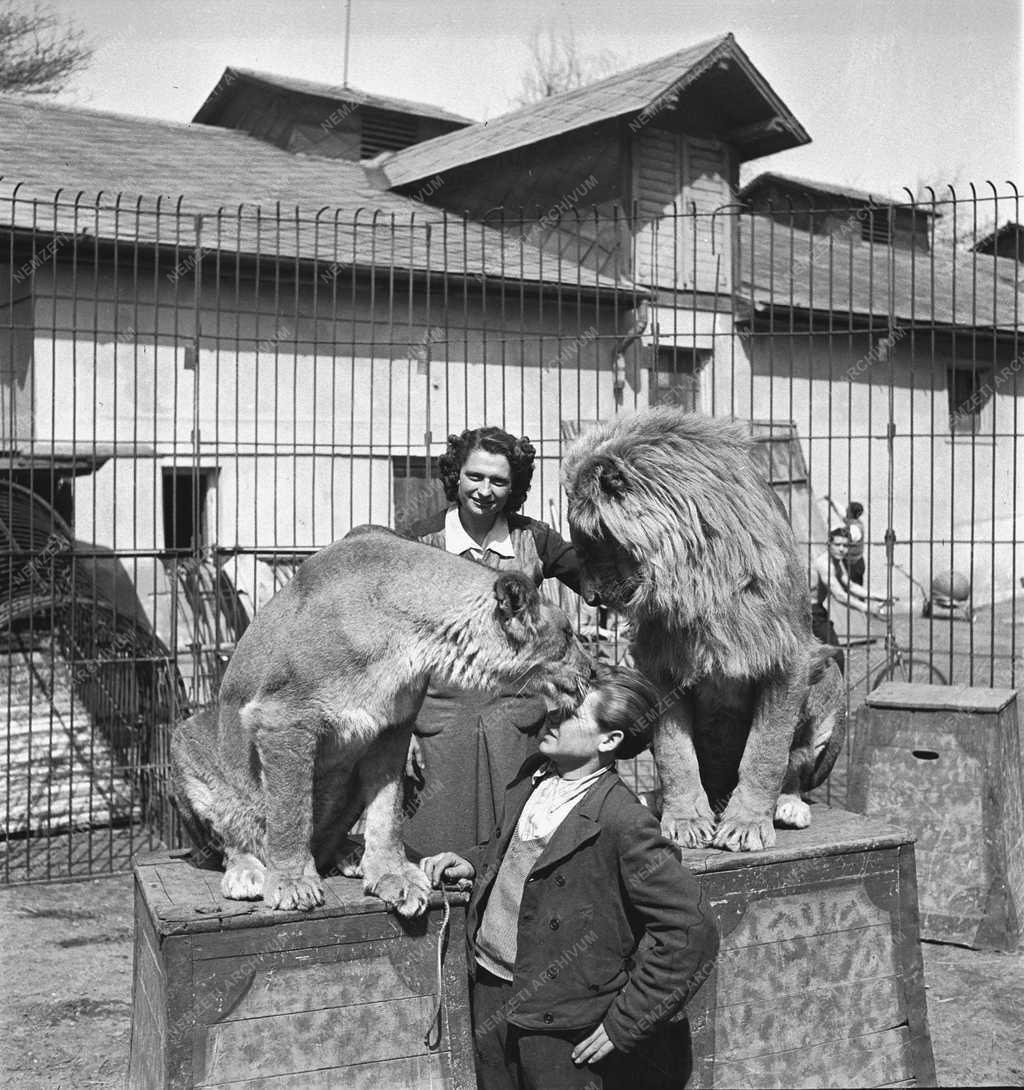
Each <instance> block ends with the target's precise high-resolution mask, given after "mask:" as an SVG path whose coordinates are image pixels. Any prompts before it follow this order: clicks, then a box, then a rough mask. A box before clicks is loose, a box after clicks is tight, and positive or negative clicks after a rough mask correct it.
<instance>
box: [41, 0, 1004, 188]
mask: <svg viewBox="0 0 1024 1090" xmlns="http://www.w3.org/2000/svg"><path fill="white" fill-rule="evenodd" d="M50 6H52V7H53V8H54V9H56V10H57V11H58V12H59V13H60V14H61V15H63V16H66V17H68V18H70V19H72V20H73V21H74V23H75V24H76V25H77V26H78V27H79V28H80V29H81V30H82V31H83V32H84V33H85V36H86V37H87V38H88V39H89V40H90V41H91V43H92V44H93V45H94V47H95V56H94V59H93V62H92V64H91V66H90V67H89V69H88V70H87V71H86V72H85V73H84V74H83V75H82V76H81V77H79V78H78V79H77V80H76V82H75V84H74V85H73V86H72V87H71V88H69V89H68V91H67V92H66V93H64V94H63V95H61V97H60V100H61V101H65V102H68V103H71V104H76V105H81V106H87V107H90V108H94V109H101V110H112V111H116V112H120V113H130V114H143V115H147V116H152V117H161V118H165V119H169V120H175V121H188V120H190V119H191V117H192V116H193V114H194V113H195V112H196V110H197V109H198V108H199V106H200V105H201V104H202V102H203V99H204V98H205V97H206V95H207V93H208V92H209V91H210V89H211V88H212V87H213V86H214V84H215V83H216V82H217V79H218V77H219V76H220V74H221V72H222V71H223V69H224V68H225V66H227V65H229V64H230V65H237V66H240V67H247V68H257V69H262V70H265V71H270V72H276V73H279V74H282V75H292V76H300V77H304V78H306V79H312V80H323V81H325V82H328V83H340V82H341V80H342V76H343V70H344V53H345V50H344V37H345V0H174V2H165V0H50ZM1022 8H1024V0H702V2H695V0H629V2H628V3H626V2H623V0H563V2H561V3H559V2H557V0H516V2H515V3H514V4H509V3H508V2H507V0H500V2H492V0H462V2H459V0H351V38H350V49H349V71H348V77H349V82H350V83H351V84H352V85H353V86H355V87H358V88H361V89H362V90H365V91H373V92H378V93H380V94H387V95H393V96H396V97H399V98H408V99H413V100H416V101H421V102H430V103H433V104H435V105H438V106H443V107H446V108H447V109H450V110H453V111H455V112H457V113H460V114H464V115H467V116H469V117H472V118H475V119H478V120H484V119H487V118H491V117H495V116H497V115H498V114H501V113H504V112H506V111H507V110H508V109H509V108H510V107H511V105H512V101H513V99H514V97H515V95H516V93H517V91H518V90H519V85H520V80H521V77H522V72H523V70H524V68H525V67H526V66H527V64H528V58H529V41H530V38H531V35H532V34H533V33H535V32H536V31H537V30H538V29H542V28H546V27H552V28H553V29H554V30H555V31H556V32H559V33H560V32H567V33H571V34H572V35H573V36H574V37H575V39H576V42H577V45H578V47H579V50H580V52H581V53H583V54H600V53H610V54H613V55H614V57H615V58H617V59H618V60H620V61H621V63H622V66H623V67H627V66H629V65H632V64H639V63H642V62H645V61H649V60H654V59H655V58H657V57H659V56H664V55H666V54H668V53H672V52H674V51H675V50H678V49H682V48H684V47H686V46H688V45H691V44H693V43H694V42H699V41H702V40H705V39H707V38H711V37H715V36H717V35H720V34H724V33H725V32H727V31H732V32H733V34H734V35H735V36H736V39H737V41H738V43H739V45H740V46H741V47H742V48H743V49H744V51H745V52H746V53H747V55H748V56H749V57H750V59H751V60H752V61H753V63H754V64H755V66H756V67H757V68H758V69H759V71H760V72H761V73H762V75H763V76H764V77H765V78H766V79H767V80H768V82H769V83H770V84H771V86H772V87H773V88H774V90H775V91H776V92H777V93H778V94H779V95H780V97H781V98H782V100H783V101H784V102H785V103H786V105H787V106H788V107H789V109H790V110H791V111H792V112H793V113H794V114H795V115H796V117H797V118H798V119H799V121H800V122H801V123H802V124H803V126H804V128H805V129H806V130H807V131H808V133H809V134H810V136H811V138H812V143H811V144H810V145H808V146H807V147H804V148H798V149H794V150H792V151H788V152H783V153H781V154H779V155H776V156H771V157H768V158H765V159H761V160H757V161H756V162H754V163H753V164H750V166H748V168H747V172H746V174H745V176H744V177H745V178H746V177H749V176H750V174H751V173H759V172H760V171H761V170H769V169H770V170H777V171H783V172H787V173H791V174H799V175H802V176H804V177H809V178H814V179H818V180H821V181H828V182H833V183H836V184H844V185H850V186H856V187H858V188H862V189H869V190H872V191H873V192H876V193H880V194H891V195H900V194H901V193H902V187H904V186H907V187H909V188H910V189H911V190H915V189H916V188H917V187H918V186H919V185H920V184H922V183H930V184H932V185H933V186H935V187H936V188H942V187H945V185H947V184H948V183H953V184H954V185H955V186H956V191H957V192H958V193H959V192H961V190H964V191H968V183H969V182H974V183H976V185H978V187H979V188H980V189H981V190H982V191H983V192H985V193H988V192H990V190H988V187H987V186H985V185H984V183H985V182H986V181H987V180H991V181H993V182H995V183H997V184H998V185H999V189H1000V192H1005V191H1006V190H1005V186H1004V184H1003V183H1004V182H1005V181H1006V180H1007V179H1011V180H1015V181H1016V182H1017V183H1018V185H1020V187H1021V189H1022V190H1024V102H1022V92H1024V82H1022V55H1024V40H1022ZM939 195H940V197H941V196H942V195H944V194H943V193H942V192H940V193H939ZM945 195H948V194H945Z"/></svg>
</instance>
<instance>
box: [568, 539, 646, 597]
mask: <svg viewBox="0 0 1024 1090" xmlns="http://www.w3.org/2000/svg"><path fill="white" fill-rule="evenodd" d="M570 532H571V535H572V543H573V546H574V547H575V549H576V555H577V556H578V557H579V561H580V567H581V569H582V573H581V579H580V590H581V591H582V593H583V597H584V598H585V599H586V600H587V601H588V602H591V601H594V600H595V599H597V600H599V601H600V602H601V604H602V605H606V606H608V607H609V608H611V609H615V610H618V611H625V610H627V609H629V607H630V606H631V605H633V604H634V601H635V596H636V593H637V591H638V590H639V589H640V587H641V583H642V581H643V574H644V573H643V566H642V565H641V564H640V562H639V561H638V560H636V558H635V557H634V556H633V555H632V553H630V552H629V551H628V550H627V549H626V548H625V547H624V546H623V545H622V544H621V543H620V542H618V541H614V540H612V539H611V538H594V537H590V536H588V535H586V534H584V533H582V532H581V531H579V530H578V529H577V528H576V527H575V526H572V525H570Z"/></svg>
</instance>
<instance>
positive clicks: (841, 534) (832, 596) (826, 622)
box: [811, 526, 889, 670]
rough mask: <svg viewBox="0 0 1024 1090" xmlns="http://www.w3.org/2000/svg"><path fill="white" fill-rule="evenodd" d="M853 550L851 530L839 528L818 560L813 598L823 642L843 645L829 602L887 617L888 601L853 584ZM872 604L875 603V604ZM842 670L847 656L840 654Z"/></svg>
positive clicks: (817, 630) (816, 630) (818, 633)
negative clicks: (849, 559) (849, 560)
mask: <svg viewBox="0 0 1024 1090" xmlns="http://www.w3.org/2000/svg"><path fill="white" fill-rule="evenodd" d="M849 550H850V531H849V530H848V529H847V528H846V527H845V526H837V527H835V528H834V529H832V530H830V531H829V535H828V548H827V549H826V551H825V552H823V553H819V555H818V556H817V557H815V559H814V590H813V592H812V596H811V629H812V631H813V632H814V635H815V636H817V638H818V639H819V640H821V642H822V643H827V644H831V645H832V646H833V647H838V646H839V637H838V636H837V635H836V629H835V625H834V624H833V623H832V619H831V617H830V615H829V603H830V602H831V601H835V602H838V603H839V604H840V605H842V606H846V608H847V609H852V610H855V611H856V612H858V613H864V614H868V615H871V616H875V617H885V616H886V606H887V603H888V601H889V599H887V598H879V597H878V596H877V595H874V594H868V593H867V591H865V590H864V589H863V587H860V586H858V585H857V584H855V583H852V582H851V581H850V578H849V573H848V571H847V568H846V560H847V557H848V555H849ZM872 603H875V604H874V605H873V604H872ZM836 658H837V661H838V662H839V668H840V670H844V669H845V656H844V655H843V653H842V652H841V651H840V652H839V653H838V654H837V655H836Z"/></svg>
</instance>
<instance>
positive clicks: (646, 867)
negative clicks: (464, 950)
mask: <svg viewBox="0 0 1024 1090" xmlns="http://www.w3.org/2000/svg"><path fill="white" fill-rule="evenodd" d="M656 718H657V709H656V694H655V693H654V692H653V690H652V689H651V688H650V686H649V685H648V684H647V682H646V681H644V679H643V678H642V677H641V676H640V675H639V674H637V673H635V672H634V671H629V670H624V669H611V668H604V670H603V671H602V672H601V673H600V674H599V676H598V680H597V683H596V685H595V686H594V687H593V688H592V690H591V692H590V693H589V694H588V696H587V698H586V700H585V701H584V702H583V704H582V705H581V706H580V708H579V709H578V710H577V711H576V712H575V713H574V714H573V715H571V716H570V717H568V718H566V719H563V720H561V721H558V720H549V721H548V722H547V723H546V725H545V727H544V728H543V730H542V733H541V736H540V741H539V745H538V748H539V754H538V756H537V757H535V758H531V759H530V760H529V761H527V762H526V764H524V765H523V768H522V769H521V771H520V773H519V776H518V777H517V778H516V779H515V780H514V781H513V783H512V784H511V785H510V786H509V788H508V791H507V793H506V796H505V807H504V812H503V815H502V817H501V818H500V820H499V825H498V827H497V828H496V829H495V830H494V834H493V835H492V837H491V838H490V840H489V841H487V842H486V843H485V844H482V845H480V846H479V847H477V848H475V849H473V850H472V851H471V852H469V853H467V854H466V856H465V857H463V856H459V855H456V854H455V853H453V852H441V853H439V854H437V855H432V856H428V857H426V858H425V859H423V860H422V862H421V864H420V865H421V866H422V868H423V870H424V871H425V872H426V874H427V875H428V877H429V878H430V880H431V882H432V883H433V884H435V885H437V884H439V883H440V882H441V881H442V880H449V881H456V880H464V881H468V880H471V879H474V880H475V881H474V882H473V893H472V897H471V899H470V903H469V909H468V916H467V935H468V937H469V947H470V949H469V954H470V966H471V973H472V977H473V981H472V983H473V999H472V1007H473V1024H474V1035H475V1040H476V1050H477V1076H478V1080H479V1085H480V1087H482V1088H483V1090H525V1088H529V1090H573V1088H578V1090H584V1088H586V1090H602V1088H604V1090H612V1088H625V1087H628V1088H629V1090H654V1088H655V1087H658V1088H660V1087H668V1086H673V1087H678V1086H681V1085H683V1083H684V1081H685V1078H686V1075H687V1074H688V1071H689V1066H690V1063H691V1058H690V1055H689V1033H688V1028H687V1026H686V1025H685V1023H684V1022H681V1021H673V1018H674V1017H675V1016H678V1015H680V1014H681V1012H682V1010H683V1008H684V1007H685V1005H686V1003H687V1001H688V1000H689V999H690V998H691V996H692V995H693V994H694V992H696V990H697V988H698V987H699V986H700V984H701V983H702V981H703V980H704V979H705V977H706V976H707V975H708V974H709V973H710V971H711V968H712V966H713V964H714V958H715V955H716V953H717V950H718V932H717V929H716V926H715V922H714V919H713V917H712V915H711V912H710V910H709V908H708V905H707V901H706V899H705V897H704V895H703V893H702V891H701V889H700V887H699V885H698V883H697V881H696V880H695V879H694V877H693V876H692V875H691V874H690V873H689V871H687V870H686V869H685V868H684V867H683V866H682V865H681V863H680V862H679V858H678V855H677V852H676V849H675V846H674V845H673V844H671V843H670V842H669V841H667V840H666V839H665V838H664V837H663V836H662V835H661V829H660V826H659V824H658V822H657V821H656V820H655V818H654V817H653V815H652V814H651V813H650V812H649V811H648V810H647V809H646V808H645V807H644V806H643V805H642V804H641V803H640V801H639V800H638V799H637V797H636V796H635V795H634V794H633V792H632V791H630V790H629V788H628V787H626V785H625V784H624V783H623V782H622V780H621V779H619V776H618V774H617V773H616V771H615V761H616V759H617V758H621V759H629V758H631V757H635V756H636V755H637V754H638V753H640V752H641V751H642V750H643V749H645V748H646V746H647V745H648V744H649V743H650V739H651V732H652V730H653V727H654V724H655V722H656Z"/></svg>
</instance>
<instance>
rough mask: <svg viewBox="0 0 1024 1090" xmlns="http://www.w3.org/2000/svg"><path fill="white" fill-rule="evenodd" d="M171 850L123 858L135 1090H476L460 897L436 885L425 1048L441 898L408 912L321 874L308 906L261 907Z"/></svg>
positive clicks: (353, 883)
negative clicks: (321, 886)
mask: <svg viewBox="0 0 1024 1090" xmlns="http://www.w3.org/2000/svg"><path fill="white" fill-rule="evenodd" d="M183 855H184V853H180V852H179V853H164V854H161V855H157V856H153V857H150V858H149V859H147V860H144V861H142V862H140V863H138V864H137V865H136V867H135V968H134V978H133V986H132V1039H131V1060H130V1064H129V1086H130V1087H132V1088H133V1090H136V1088H138V1090H142V1088H145V1090H149V1088H156V1087H160V1088H167V1090H171V1088H175V1090H176V1088H178V1087H192V1086H203V1087H214V1086H225V1085H231V1086H232V1087H238V1086H245V1087H249V1088H253V1087H259V1088H265V1090H271V1088H273V1090H286V1088H292V1090H326V1088H328V1087H330V1088H335V1087H342V1086H343V1087H345V1088H346V1090H370V1088H373V1090H379V1088H381V1087H387V1088H388V1090H401V1088H406V1087H407V1088H409V1090H422V1088H438V1090H440V1088H442V1087H443V1088H445V1090H448V1088H458V1090H472V1088H474V1087H475V1086H476V1081H475V1078H474V1073H473V1070H474V1069H473V1049H472V1034H471V1030H470V1025H469V1005H468V1001H467V989H466V957H465V938H464V936H465V904H466V901H467V897H466V895H465V894H453V895H449V901H450V903H451V905H452V908H451V917H450V923H449V930H448V937H447V942H446V946H445V957H444V967H443V980H444V989H443V991H444V1005H443V1012H442V1026H441V1030H440V1034H438V1033H437V1032H435V1033H434V1036H433V1038H432V1040H431V1044H434V1042H435V1041H437V1042H438V1043H437V1047H434V1048H430V1047H428V1046H427V1044H426V1043H425V1042H424V1035H425V1034H426V1033H427V1031H428V1029H429V1028H430V1025H431V1018H432V1016H433V1013H434V1009H435V1002H436V997H437V992H438V986H437V940H438V932H439V929H440V926H441V921H442V917H443V901H442V898H441V895H440V894H433V895H432V898H431V904H430V908H429V910H428V912H427V914H426V915H425V916H424V917H420V918H419V919H416V920H411V921H407V920H402V919H401V918H399V917H398V916H396V915H394V914H393V913H389V912H387V911H385V908H384V905H383V904H382V902H380V901H379V900H376V899H374V898H369V897H366V896H364V895H363V893H362V883H361V882H359V881H358V880H356V879H347V878H329V879H327V880H326V881H325V885H326V893H327V903H326V904H325V905H324V906H323V907H322V908H318V909H315V910H313V911H311V912H272V911H271V910H270V909H267V908H265V907H264V906H263V903H262V902H239V901H226V900H224V899H223V898H222V897H221V896H220V892H219V884H220V873H219V872H215V871H209V870H200V869H198V868H196V867H194V866H192V864H191V863H189V862H188V861H187V860H186V859H184V858H183ZM438 1038H439V1040H438Z"/></svg>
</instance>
